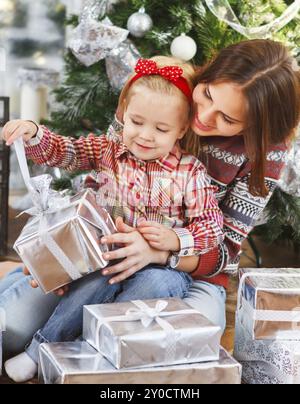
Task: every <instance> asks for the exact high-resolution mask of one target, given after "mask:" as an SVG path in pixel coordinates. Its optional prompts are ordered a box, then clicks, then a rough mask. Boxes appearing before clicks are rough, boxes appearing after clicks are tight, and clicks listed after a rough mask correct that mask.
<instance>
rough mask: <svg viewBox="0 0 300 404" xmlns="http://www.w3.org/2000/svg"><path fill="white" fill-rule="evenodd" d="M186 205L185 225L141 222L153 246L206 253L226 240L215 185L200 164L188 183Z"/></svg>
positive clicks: (182, 253) (186, 253)
mask: <svg viewBox="0 0 300 404" xmlns="http://www.w3.org/2000/svg"><path fill="white" fill-rule="evenodd" d="M185 206H186V218H187V222H188V224H187V225H186V226H185V227H184V228H174V229H169V228H167V227H165V226H163V225H160V224H158V223H154V222H147V221H143V222H140V223H139V224H138V230H139V231H140V233H141V234H142V235H143V236H144V238H145V239H146V240H147V241H148V242H149V244H150V246H151V247H153V248H156V249H157V250H160V251H172V252H178V254H179V256H182V257H190V256H194V255H201V254H204V253H206V252H208V251H210V250H212V249H213V248H215V247H216V246H217V245H219V244H220V243H221V242H222V241H223V239H224V234H223V230H222V229H223V214H222V211H221V210H220V208H219V206H218V202H217V200H216V197H215V188H214V187H213V186H211V184H210V181H209V179H208V178H207V176H206V170H205V169H204V168H203V167H202V166H201V165H200V166H199V167H198V168H197V169H196V170H194V172H193V173H192V175H191V176H190V179H189V181H188V183H187V187H186V191H185Z"/></svg>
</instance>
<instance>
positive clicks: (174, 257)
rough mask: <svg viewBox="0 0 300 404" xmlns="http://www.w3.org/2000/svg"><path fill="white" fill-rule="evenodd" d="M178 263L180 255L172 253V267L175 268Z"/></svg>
mask: <svg viewBox="0 0 300 404" xmlns="http://www.w3.org/2000/svg"><path fill="white" fill-rule="evenodd" d="M178 264H179V257H178V255H172V256H171V259H170V267H171V268H174V269H175V268H177V266H178Z"/></svg>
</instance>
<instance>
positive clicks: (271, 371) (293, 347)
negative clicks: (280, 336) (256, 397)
mask: <svg viewBox="0 0 300 404" xmlns="http://www.w3.org/2000/svg"><path fill="white" fill-rule="evenodd" d="M240 314H241V313H240V312H238V313H237V318H236V331H235V347H234V358H235V359H236V360H237V361H238V362H239V363H240V364H241V365H242V368H243V376H242V378H243V380H244V382H245V383H247V384H299V383H300V341H279V340H274V341H266V340H265V341H262V340H260V341H259V340H253V339H252V336H251V334H250V333H249V331H248V330H247V328H245V327H244V326H243V324H242V318H241V317H240Z"/></svg>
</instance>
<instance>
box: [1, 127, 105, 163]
mask: <svg viewBox="0 0 300 404" xmlns="http://www.w3.org/2000/svg"><path fill="white" fill-rule="evenodd" d="M2 137H3V138H4V140H6V143H7V144H8V145H11V144H12V143H13V142H14V141H15V140H16V139H17V138H18V137H23V139H24V141H25V146H26V156H27V157H28V158H30V159H31V160H33V161H34V162H35V163H36V164H46V165H48V166H51V167H61V168H64V169H65V170H69V171H75V170H92V169H97V168H98V164H99V162H100V161H101V158H102V156H103V152H104V150H105V149H106V148H107V146H108V144H109V141H108V140H107V139H106V137H105V136H94V135H92V134H91V135H89V136H88V137H87V138H85V137H81V138H79V139H74V138H71V137H63V136H60V135H57V134H55V133H52V132H51V131H50V130H49V129H48V128H46V127H44V126H41V127H38V126H37V125H36V124H35V123H33V122H30V121H22V120H16V121H10V122H8V123H7V124H6V125H5V127H4V128H3V131H2Z"/></svg>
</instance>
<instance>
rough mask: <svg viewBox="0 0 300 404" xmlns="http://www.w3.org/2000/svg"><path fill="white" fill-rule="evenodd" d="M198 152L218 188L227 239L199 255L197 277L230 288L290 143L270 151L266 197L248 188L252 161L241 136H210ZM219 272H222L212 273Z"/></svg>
mask: <svg viewBox="0 0 300 404" xmlns="http://www.w3.org/2000/svg"><path fill="white" fill-rule="evenodd" d="M205 144H206V145H204V146H203V152H202V155H201V156H198V157H199V159H200V161H202V162H203V163H204V165H206V168H207V170H208V173H209V176H210V177H211V179H212V182H213V184H214V185H216V186H217V188H218V193H217V199H218V201H219V207H220V208H221V210H222V211H223V214H224V231H225V240H224V242H223V243H222V244H221V245H219V246H218V247H216V248H215V249H214V250H211V251H210V252H208V253H207V254H205V255H202V256H201V258H200V263H199V266H198V268H197V270H196V271H194V272H193V274H192V275H193V278H194V279H201V280H206V281H209V282H211V283H214V284H217V285H221V286H224V287H225V288H227V286H228V280H229V274H230V273H234V272H236V271H237V269H238V265H239V261H240V255H241V244H242V242H243V241H244V240H245V238H246V237H247V236H248V234H249V233H250V231H251V230H252V229H253V227H254V226H255V223H256V222H257V220H258V218H259V217H260V216H261V213H262V211H263V210H264V208H265V207H266V205H267V203H268V201H269V199H270V198H271V196H272V194H273V192H274V190H275V188H276V186H277V182H278V180H279V178H280V173H281V170H282V169H283V167H284V165H285V162H286V158H287V150H288V149H287V146H286V145H284V144H281V145H277V146H273V147H272V148H270V150H269V153H268V155H267V164H266V175H265V182H266V185H267V187H268V189H269V190H270V192H269V194H268V196H267V197H265V198H262V197H257V196H253V195H251V193H250V192H249V179H250V172H251V164H250V162H249V160H248V159H247V157H246V154H245V146H244V140H243V137H242V136H239V137H237V136H235V137H230V138H228V137H208V138H206V139H205ZM216 272H218V273H219V275H217V276H214V277H212V278H207V277H204V278H203V276H209V274H213V273H216Z"/></svg>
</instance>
